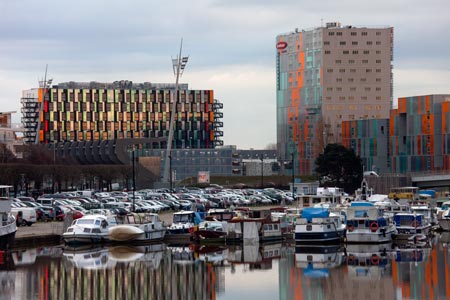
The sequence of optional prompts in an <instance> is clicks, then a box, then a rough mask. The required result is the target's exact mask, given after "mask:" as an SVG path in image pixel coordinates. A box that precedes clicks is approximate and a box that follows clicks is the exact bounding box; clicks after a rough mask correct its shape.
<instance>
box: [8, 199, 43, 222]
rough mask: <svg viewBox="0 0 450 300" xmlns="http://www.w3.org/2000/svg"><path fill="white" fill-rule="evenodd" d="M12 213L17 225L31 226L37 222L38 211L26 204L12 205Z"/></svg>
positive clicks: (17, 203)
mask: <svg viewBox="0 0 450 300" xmlns="http://www.w3.org/2000/svg"><path fill="white" fill-rule="evenodd" d="M11 212H12V213H13V214H14V216H15V217H16V222H17V225H27V226H31V225H32V224H33V223H36V221H37V216H36V209H35V208H33V207H29V206H27V205H25V204H24V203H20V202H16V203H11Z"/></svg>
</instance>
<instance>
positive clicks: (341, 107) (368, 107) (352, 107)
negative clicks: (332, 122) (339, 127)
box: [327, 104, 382, 111]
mask: <svg viewBox="0 0 450 300" xmlns="http://www.w3.org/2000/svg"><path fill="white" fill-rule="evenodd" d="M359 107H361V106H358V105H356V104H351V105H342V104H339V105H327V110H336V111H339V110H358V108H359ZM381 109H382V106H381V105H379V104H377V105H371V104H365V105H364V110H381Z"/></svg>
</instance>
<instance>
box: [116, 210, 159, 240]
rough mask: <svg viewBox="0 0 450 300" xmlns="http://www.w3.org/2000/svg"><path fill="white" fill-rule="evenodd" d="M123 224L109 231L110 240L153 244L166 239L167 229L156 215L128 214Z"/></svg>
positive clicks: (122, 219) (123, 219) (122, 218)
mask: <svg viewBox="0 0 450 300" xmlns="http://www.w3.org/2000/svg"><path fill="white" fill-rule="evenodd" d="M119 220H120V221H121V222H122V223H121V224H118V225H116V226H112V227H110V228H109V229H108V234H109V239H110V240H111V241H116V242H130V241H137V242H152V241H159V240H162V239H163V238H164V235H165V234H166V230H167V229H166V228H165V226H164V225H163V223H162V221H161V220H160V219H159V216H158V215H157V214H154V213H145V214H128V215H126V216H123V217H121V218H120V219H119Z"/></svg>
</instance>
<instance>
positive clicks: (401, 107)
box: [398, 98, 406, 113]
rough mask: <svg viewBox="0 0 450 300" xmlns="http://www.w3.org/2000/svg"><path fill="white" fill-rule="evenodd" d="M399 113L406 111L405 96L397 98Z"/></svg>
mask: <svg viewBox="0 0 450 300" xmlns="http://www.w3.org/2000/svg"><path fill="white" fill-rule="evenodd" d="M398 111H399V113H406V98H398Z"/></svg>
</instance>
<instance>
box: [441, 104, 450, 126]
mask: <svg viewBox="0 0 450 300" xmlns="http://www.w3.org/2000/svg"><path fill="white" fill-rule="evenodd" d="M449 103H450V102H443V103H442V123H441V128H442V133H447V128H446V127H445V124H447V114H448V112H449Z"/></svg>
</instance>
